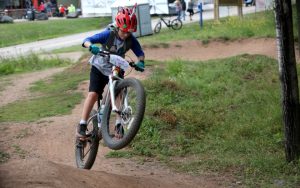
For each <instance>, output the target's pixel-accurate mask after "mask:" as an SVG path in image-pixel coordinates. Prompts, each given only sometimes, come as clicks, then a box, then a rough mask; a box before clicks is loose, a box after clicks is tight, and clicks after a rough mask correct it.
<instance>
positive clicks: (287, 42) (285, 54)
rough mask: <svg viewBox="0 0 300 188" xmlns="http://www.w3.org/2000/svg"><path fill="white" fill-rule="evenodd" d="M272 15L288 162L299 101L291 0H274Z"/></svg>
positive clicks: (295, 143)
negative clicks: (273, 14) (273, 18)
mask: <svg viewBox="0 0 300 188" xmlns="http://www.w3.org/2000/svg"><path fill="white" fill-rule="evenodd" d="M275 19H276V34H277V45H278V50H279V53H278V62H279V76H280V81H281V88H282V111H283V123H284V134H285V154H286V160H287V161H288V162H291V161H296V160H297V159H298V158H299V155H300V110H299V108H300V105H299V89H298V78H297V69H296V58H295V47H294V34H293V20H292V19H293V18H292V4H291V0H275Z"/></svg>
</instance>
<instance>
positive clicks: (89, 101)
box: [77, 7, 145, 139]
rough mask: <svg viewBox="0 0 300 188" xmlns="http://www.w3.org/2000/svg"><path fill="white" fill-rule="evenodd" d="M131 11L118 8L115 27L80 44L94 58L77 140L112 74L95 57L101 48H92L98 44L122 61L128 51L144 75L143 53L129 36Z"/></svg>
mask: <svg viewBox="0 0 300 188" xmlns="http://www.w3.org/2000/svg"><path fill="white" fill-rule="evenodd" d="M134 9H135V8H133V9H129V8H127V7H123V8H120V9H119V11H118V13H117V15H116V18H115V21H116V23H115V25H116V27H114V28H112V29H106V30H104V31H103V32H101V33H98V34H95V35H93V36H91V37H88V38H86V39H84V41H83V44H82V46H83V47H85V48H89V50H90V52H91V53H92V54H94V56H93V57H92V58H91V59H90V63H91V64H92V67H91V71H90V86H89V93H88V96H87V98H86V99H85V102H84V106H83V111H82V116H81V120H80V123H79V124H78V126H77V137H78V138H80V139H84V138H85V137H86V129H87V119H88V117H89V114H90V112H91V110H92V108H93V106H94V104H95V102H96V101H97V100H98V97H99V98H102V93H103V90H104V87H105V86H106V84H107V83H108V76H109V75H110V74H111V67H112V65H111V64H109V63H108V62H107V61H106V59H105V58H104V57H102V56H99V55H97V54H98V53H99V51H100V48H99V47H98V46H96V45H95V44H96V43H99V44H101V45H102V49H101V50H105V51H109V52H111V53H113V54H116V55H119V56H121V57H125V53H126V52H127V51H128V50H130V49H131V50H132V51H133V52H134V54H135V55H136V56H137V58H138V62H137V63H135V65H136V66H135V69H136V70H137V71H141V72H143V71H144V68H145V66H144V59H145V55H144V52H143V50H142V48H141V45H140V43H139V42H138V40H137V39H136V38H135V37H134V36H133V35H132V33H133V32H136V30H137V18H136V15H135V12H134ZM119 128H122V127H121V122H116V129H119ZM117 132H120V130H117Z"/></svg>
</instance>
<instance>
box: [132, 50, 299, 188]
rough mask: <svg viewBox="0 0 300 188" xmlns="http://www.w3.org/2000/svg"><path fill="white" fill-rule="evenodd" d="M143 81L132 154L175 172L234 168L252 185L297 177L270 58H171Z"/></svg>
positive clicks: (230, 171) (288, 183)
mask: <svg viewBox="0 0 300 188" xmlns="http://www.w3.org/2000/svg"><path fill="white" fill-rule="evenodd" d="M299 76H300V67H299V66H298V77H299ZM144 84H145V88H146V89H147V109H146V116H145V118H144V122H143V125H142V128H141V130H140V131H139V134H138V136H137V137H136V138H135V141H134V142H133V143H132V144H131V148H132V154H135V155H138V156H144V157H152V158H156V159H157V160H160V161H162V162H164V163H166V164H168V165H169V166H171V167H173V168H174V169H177V170H178V171H181V172H188V173H194V174H202V173H204V172H205V173H207V172H211V173H217V174H219V175H221V176H227V175H228V177H229V178H232V177H231V176H233V178H234V180H235V181H239V182H242V183H243V185H246V186H250V187H254V186H259V187H274V186H277V183H278V182H282V183H283V185H284V187H295V186H299V185H300V177H299V173H300V166H299V165H298V164H296V165H292V164H287V163H286V162H285V156H284V145H283V134H282V114H281V108H280V106H281V104H280V83H279V79H278V65H277V62H276V61H275V60H273V59H270V58H267V57H264V56H251V55H241V56H237V57H232V58H227V59H220V60H211V61H207V62H186V61H183V60H177V61H172V62H169V63H168V64H167V67H166V68H164V69H158V70H156V72H155V73H154V74H153V76H151V79H149V80H147V81H145V82H144ZM127 155H130V154H127ZM178 159H179V160H178ZM182 159H185V160H182Z"/></svg>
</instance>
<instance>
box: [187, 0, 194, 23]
mask: <svg viewBox="0 0 300 188" xmlns="http://www.w3.org/2000/svg"><path fill="white" fill-rule="evenodd" d="M187 12H188V13H190V21H192V20H193V18H192V17H193V15H194V2H193V0H189V2H188V9H187Z"/></svg>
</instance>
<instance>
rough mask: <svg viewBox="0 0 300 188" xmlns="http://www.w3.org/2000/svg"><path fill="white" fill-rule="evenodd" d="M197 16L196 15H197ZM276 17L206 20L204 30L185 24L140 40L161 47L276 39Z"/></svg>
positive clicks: (269, 13)
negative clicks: (178, 43)
mask: <svg viewBox="0 0 300 188" xmlns="http://www.w3.org/2000/svg"><path fill="white" fill-rule="evenodd" d="M195 16H196V15H195ZM293 18H294V19H293V20H294V36H295V40H298V36H297V21H296V20H297V19H296V18H297V17H296V11H294V16H293ZM275 36H276V33H275V17H274V13H273V11H266V12H257V13H254V14H246V15H244V17H243V19H240V18H239V17H236V16H232V17H227V18H222V19H220V21H219V22H215V21H214V20H205V21H204V27H203V29H200V27H199V23H192V24H185V25H184V26H183V27H182V29H180V30H177V31H175V30H172V29H168V28H166V29H162V30H161V32H160V33H159V34H157V35H152V36H147V37H142V38H140V41H141V43H142V45H159V44H160V43H169V42H170V41H174V42H175V41H179V40H201V41H203V42H204V43H208V42H209V41H210V40H222V41H228V40H236V39H240V38H249V37H273V38H274V37H275Z"/></svg>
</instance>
